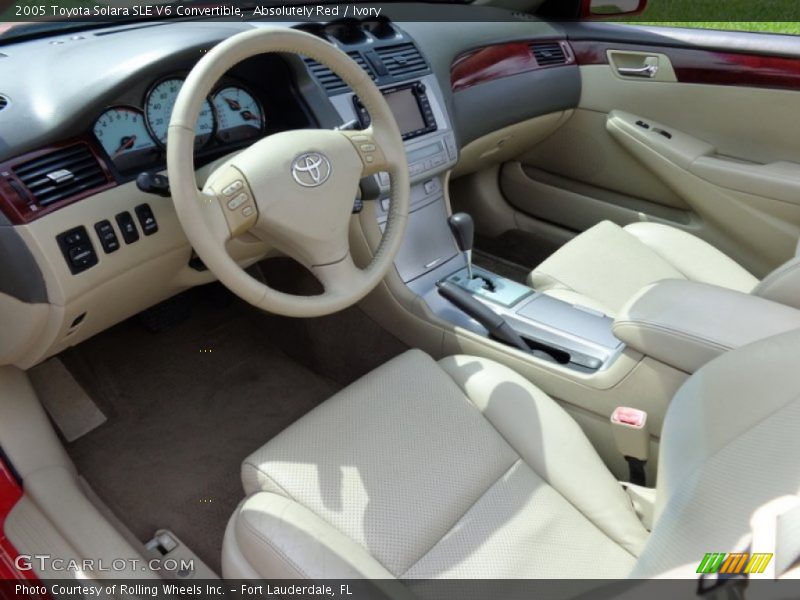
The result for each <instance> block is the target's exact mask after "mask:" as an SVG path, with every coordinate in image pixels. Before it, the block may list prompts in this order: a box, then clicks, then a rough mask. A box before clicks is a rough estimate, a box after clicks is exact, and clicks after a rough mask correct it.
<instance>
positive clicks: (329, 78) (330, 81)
mask: <svg viewBox="0 0 800 600" xmlns="http://www.w3.org/2000/svg"><path fill="white" fill-rule="evenodd" d="M347 55H348V56H349V57H350V58H352V59H353V60H354V61H356V63H358V66H359V67H361V68H362V69H364V70H365V71H366V72H367V73H369V76H370V77H371V78H372V79H373V80H374V79H375V74H374V73H373V72H372V69H371V68H370V67H369V65H368V64H367V61H366V60H364V57H363V56H361V53H360V52H357V51H355V50H352V51H350V52H348V53H347ZM305 62H306V65H308V70H309V71H311V74H312V75H313V76H314V77H315V78H316V80H317V81H319V82H320V84H321V85H322V87H323V88H325V91H326V92H328V93H329V94H335V93H337V92H343V91H344V90H346V89H348V86H347V84H346V83H345V82H344V81H342V78H341V77H339V76H338V75H337V74H336V73H334V72H333V71H331V70H330V69H329V68H328V67H326V66H325V65H323V64H322V63H319V62H317V61H315V60H313V59H311V58H306V59H305Z"/></svg>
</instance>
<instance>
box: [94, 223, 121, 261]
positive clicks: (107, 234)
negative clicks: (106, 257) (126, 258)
mask: <svg viewBox="0 0 800 600" xmlns="http://www.w3.org/2000/svg"><path fill="white" fill-rule="evenodd" d="M94 230H95V231H96V232H97V237H98V238H100V245H101V246H102V247H103V251H104V252H105V253H106V254H111V253H112V252H116V251H117V250H119V239H118V238H117V233H116V231H114V226H113V225H111V221H109V220H108V219H104V220H103V221H98V222H97V223H95V224H94Z"/></svg>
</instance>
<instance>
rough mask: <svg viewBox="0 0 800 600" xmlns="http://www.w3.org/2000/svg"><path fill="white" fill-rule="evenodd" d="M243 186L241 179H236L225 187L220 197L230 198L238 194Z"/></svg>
mask: <svg viewBox="0 0 800 600" xmlns="http://www.w3.org/2000/svg"><path fill="white" fill-rule="evenodd" d="M243 185H244V184H243V183H242V180H241V179H237V180H236V181H234V182H233V183H232V184H230V185H229V186H227V187H226V188H225V189H224V190H222V195H223V196H232V195H233V194H235V193H236V192H238V191H239V190H240V189H242V186H243Z"/></svg>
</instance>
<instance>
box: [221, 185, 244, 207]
mask: <svg viewBox="0 0 800 600" xmlns="http://www.w3.org/2000/svg"><path fill="white" fill-rule="evenodd" d="M228 187H230V186H228ZM222 193H223V195H224V194H225V192H224V191H223V192H222ZM248 200H249V198H248V197H247V194H246V193H245V192H242V193H241V194H239V195H238V196H236V198H233V199H232V200H228V208H229V209H231V210H236V209H237V208H239V207H240V206H241V205H242V204H244V203H245V202H247V201H248Z"/></svg>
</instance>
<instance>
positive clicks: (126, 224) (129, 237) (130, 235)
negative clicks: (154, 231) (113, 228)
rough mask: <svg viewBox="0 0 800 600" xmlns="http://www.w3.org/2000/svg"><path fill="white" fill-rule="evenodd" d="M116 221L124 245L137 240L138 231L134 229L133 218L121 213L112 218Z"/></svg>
mask: <svg viewBox="0 0 800 600" xmlns="http://www.w3.org/2000/svg"><path fill="white" fill-rule="evenodd" d="M114 219H116V221H117V226H118V227H119V231H120V233H122V239H123V240H125V243H126V244H132V243H133V242H135V241H136V240H138V239H139V231H138V230H137V229H136V223H134V222H133V217H132V216H131V213H129V212H128V211H125V212H121V213H119V214H118V215H117V216H115V217H114Z"/></svg>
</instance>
